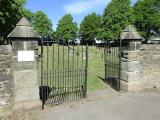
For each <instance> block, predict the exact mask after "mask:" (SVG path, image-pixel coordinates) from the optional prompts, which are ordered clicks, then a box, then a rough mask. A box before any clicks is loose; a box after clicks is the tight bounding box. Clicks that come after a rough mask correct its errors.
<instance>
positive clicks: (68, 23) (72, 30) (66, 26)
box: [56, 14, 78, 41]
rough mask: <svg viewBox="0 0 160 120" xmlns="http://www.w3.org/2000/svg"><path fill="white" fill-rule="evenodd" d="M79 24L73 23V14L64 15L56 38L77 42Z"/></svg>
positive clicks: (59, 23)
mask: <svg viewBox="0 0 160 120" xmlns="http://www.w3.org/2000/svg"><path fill="white" fill-rule="evenodd" d="M77 31H78V27H77V23H76V22H74V21H73V17H72V15H71V14H66V15H64V16H63V17H62V18H61V19H60V20H59V22H58V26H57V29H56V38H57V39H58V40H65V41H69V40H72V41H73V40H75V39H76V38H77Z"/></svg>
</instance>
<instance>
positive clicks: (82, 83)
mask: <svg viewBox="0 0 160 120" xmlns="http://www.w3.org/2000/svg"><path fill="white" fill-rule="evenodd" d="M83 52H84V51H83V46H82V70H81V86H82V94H81V95H82V96H81V97H83V93H84V82H83V70H84V66H83V61H84V60H83V59H84V54H83Z"/></svg>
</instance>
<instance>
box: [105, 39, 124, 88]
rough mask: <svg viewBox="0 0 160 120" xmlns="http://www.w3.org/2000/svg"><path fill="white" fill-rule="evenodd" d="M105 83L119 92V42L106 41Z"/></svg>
mask: <svg viewBox="0 0 160 120" xmlns="http://www.w3.org/2000/svg"><path fill="white" fill-rule="evenodd" d="M104 54H105V81H106V82H107V83H108V84H109V85H110V86H111V87H112V88H114V89H115V90H117V91H119V90H120V75H121V74H120V68H121V40H114V41H107V42H106V43H105V47H104Z"/></svg>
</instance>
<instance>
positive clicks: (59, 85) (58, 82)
mask: <svg viewBox="0 0 160 120" xmlns="http://www.w3.org/2000/svg"><path fill="white" fill-rule="evenodd" d="M59 56H60V53H59V43H58V90H57V92H58V93H59V87H60V79H59V62H60V61H59V60H60V59H59ZM57 98H59V97H57ZM58 102H59V99H58Z"/></svg>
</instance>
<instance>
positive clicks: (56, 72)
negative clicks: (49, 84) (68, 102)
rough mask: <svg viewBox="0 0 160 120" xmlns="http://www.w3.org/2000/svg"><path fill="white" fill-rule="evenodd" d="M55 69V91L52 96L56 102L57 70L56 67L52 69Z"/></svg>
mask: <svg viewBox="0 0 160 120" xmlns="http://www.w3.org/2000/svg"><path fill="white" fill-rule="evenodd" d="M54 71H55V92H54V96H55V100H54V101H55V102H54V103H57V101H58V100H57V94H58V92H57V90H58V84H57V71H56V69H55V70H54Z"/></svg>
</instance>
